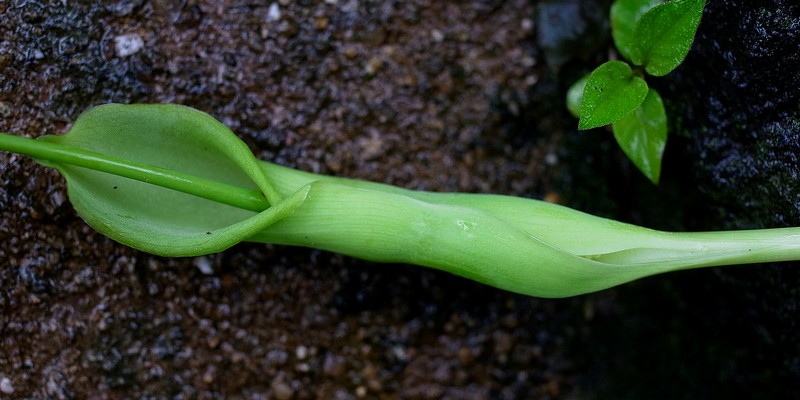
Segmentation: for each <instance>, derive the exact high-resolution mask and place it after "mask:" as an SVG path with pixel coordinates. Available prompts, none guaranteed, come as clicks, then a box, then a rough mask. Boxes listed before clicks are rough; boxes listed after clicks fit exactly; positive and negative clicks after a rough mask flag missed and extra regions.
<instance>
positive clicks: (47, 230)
mask: <svg viewBox="0 0 800 400" xmlns="http://www.w3.org/2000/svg"><path fill="white" fill-rule="evenodd" d="M555 3H558V2H545V1H543V2H532V1H523V0H511V1H486V0H472V1H465V2H454V1H453V2H449V1H428V0H415V1H370V0H362V1H356V0H325V1H305V0H299V1H289V0H277V1H274V2H267V3H264V4H262V3H259V2H245V1H235V0H231V1H221V2H212V1H195V0H185V1H180V2H168V1H162V0H152V1H145V0H132V1H115V2H104V3H103V4H99V3H97V2H90V1H70V2H33V1H11V2H7V3H0V38H1V39H0V131H3V132H12V133H14V134H19V135H26V136H32V137H34V136H39V135H42V134H46V133H60V132H64V131H66V130H67V129H68V128H69V126H70V124H71V123H72V121H74V120H75V118H76V117H77V116H78V115H79V114H80V113H81V112H82V111H84V110H86V109H88V108H89V107H91V106H93V105H97V104H102V103H107V102H120V103H136V102H139V103H144V102H147V103H164V102H173V103H181V104H185V105H189V106H192V107H195V108H198V109H200V110H203V111H206V112H208V113H210V114H211V115H213V116H215V117H216V118H218V119H220V120H221V121H222V122H223V123H225V124H226V125H228V126H230V127H231V128H232V129H233V130H234V131H235V132H236V133H237V134H238V135H239V136H240V137H242V138H243V139H244V140H245V141H246V142H247V143H248V145H250V147H251V149H253V151H254V153H255V154H256V155H257V156H259V157H260V158H262V159H267V160H271V161H274V162H277V163H280V164H283V165H287V166H290V167H296V168H299V169H303V170H308V171H313V172H319V173H325V174H331V175H339V176H348V177H356V178H362V179H369V180H375V181H381V182H387V183H391V184H395V185H399V186H403V187H407V188H413V189H424V190H436V191H465V192H492V193H504V194H512V195H518V196H526V197H535V198H546V199H549V200H551V201H559V202H564V203H566V204H568V205H571V206H574V207H577V208H581V209H584V210H587V211H591V212H594V213H599V214H602V215H605V216H612V217H616V218H620V219H623V220H627V221H632V222H638V223H645V224H649V225H652V226H655V227H661V228H672V229H676V228H682V227H684V225H692V224H693V223H694V226H698V225H703V223H702V222H698V221H702V218H699V219H690V217H692V218H694V217H696V216H695V214H690V213H688V212H687V213H684V211H683V209H682V208H681V206H682V205H683V204H684V203H685V202H686V201H687V200H686V198H687V197H692V196H693V195H694V193H695V191H694V187H693V186H692V184H693V183H686V181H685V180H684V178H685V177H686V175H683V172H684V171H683V170H681V169H680V168H677V167H676V168H673V169H669V168H667V169H666V171H667V172H666V176H665V178H664V182H663V183H662V186H661V187H659V188H654V187H651V186H648V185H647V184H646V182H645V181H644V179H643V178H641V177H639V176H638V175H637V173H636V172H635V171H633V170H632V169H631V167H630V164H629V163H628V162H627V161H626V160H625V159H624V156H622V155H621V152H619V151H618V150H616V148H615V147H614V143H613V139H611V138H610V137H609V136H608V135H602V134H598V135H593V134H579V133H577V132H575V131H574V128H575V121H574V120H573V119H571V117H570V116H569V115H568V114H567V113H566V110H565V109H564V108H563V94H564V93H565V91H566V88H567V86H568V85H569V84H570V83H571V82H572V81H573V80H574V79H575V78H577V77H578V76H579V75H580V74H581V73H583V72H585V71H587V70H588V68H591V67H593V66H594V65H596V64H598V63H599V62H600V60H602V59H603V58H604V57H607V55H608V50H607V49H604V48H602V46H601V48H600V49H599V50H597V49H596V47H597V45H596V42H597V41H596V39H597V34H596V33H590V34H589V35H590V36H593V37H592V38H590V39H591V40H590V42H592V43H594V44H593V45H592V46H593V47H592V48H595V50H593V51H591V52H586V51H580V50H578V51H575V49H574V48H571V50H570V49H567V50H568V51H566V52H564V51H561V50H564V49H563V48H559V47H558V46H556V47H553V46H552V43H551V42H547V43H544V42H543V41H542V38H541V37H540V36H545V35H544V32H545V31H543V30H542V24H543V23H545V22H546V19H545V20H542V19H541V18H540V17H541V16H542V15H544V14H543V13H542V12H541V11H542V10H543V9H545V8H542V7H544V6H548V5H549V6H551V7H552V6H553V4H555ZM563 3H564V4H567V3H569V4H571V5H572V6H574V7H579V8H580V7H583V8H581V10H583V11H581V15H582V14H583V13H584V12H588V11H586V9H587V8H588V9H593V8H594V7H585V5H581V4H580V3H581V2H577V1H570V2H563ZM555 8H559V7H555ZM537 9H538V11H540V12H539V13H537ZM547 10H548V11H553V10H554V8H549V9H547ZM561 10H562V11H563V10H569V8H568V7H567V8H563V9H561ZM553 12H555V13H558V10H555V11H553ZM601 12H602V8H601ZM571 14H574V13H571V12H570V13H567V14H564V13H562V14H560V15H561V16H562V17H564V16H566V15H571ZM547 15H550V14H547ZM600 19H601V20H602V18H600ZM587 20H591V21H596V20H597V18H596V15H595V16H594V17H591V18H588V19H587ZM570 21H572V23H574V26H583V25H585V24H584V23H583V22H581V21H577V20H570ZM593 24H594V22H593V23H592V24H588V25H593ZM600 25H602V24H600ZM601 27H602V26H601ZM600 37H602V35H601V36H600ZM605 39H606V43H607V39H608V38H607V37H605ZM555 40H557V38H556V39H555ZM567 41H568V42H569V43H570V46H571V45H572V44H573V42H572V41H571V39H570V40H567ZM599 42H600V43H602V42H603V41H602V40H600V41H599ZM556 48H559V49H560V50H559V51H557V52H556V53H557V54H555V55H554V53H552V52H551V50H553V49H556ZM565 54H566V55H565ZM686 79H688V78H686ZM662 85H664V86H666V87H669V84H662ZM673 86H674V87H680V85H673ZM673 94H674V93H673ZM673 109H675V110H677V109H678V108H677V107H673ZM678 111H679V110H678ZM671 146H673V147H672V148H673V150H672V151H674V152H675V153H673V154H676V153H677V154H682V152H689V153H691V145H690V144H689V143H687V142H686V141H683V142H681V141H680V140H677V141H676V142H675V144H671ZM686 149H690V150H686ZM673 157H674V158H673V161H670V162H673V163H676V164H678V163H679V162H678V161H679V160H681V158H680V157H681V156H678V155H673ZM669 171H673V172H669ZM0 180H1V181H2V186H0V213H1V214H2V219H0V398H53V399H73V398H74V399H80V398H94V399H106V398H107V399H115V398H201V399H205V398H252V399H261V398H275V399H315V398H324V399H357V398H369V399H395V398H404V399H467V398H468V399H529V398H535V399H549V398H593V397H600V398H602V397H603V394H604V393H611V395H610V396H611V397H614V398H622V397H624V395H625V394H628V395H630V394H631V393H634V395H633V397H634V398H635V397H639V398H641V397H643V396H644V397H648V398H659V397H662V398H666V397H669V396H671V395H672V394H674V393H675V389H676V388H679V387H685V388H686V392H684V393H696V394H698V395H699V394H702V393H706V392H705V391H704V390H706V389H707V387H708V386H707V384H708V383H709V382H711V383H712V384H713V383H717V382H719V381H720V380H721V378H719V376H722V377H725V376H732V377H734V378H737V379H739V381H737V382H738V386H732V387H735V388H737V389H738V388H741V387H750V388H752V390H751V391H750V392H749V393H750V394H753V393H755V394H757V393H759V392H758V390H759V388H762V387H766V386H768V385H769V384H770V383H771V382H772V381H776V382H780V383H781V384H782V383H784V382H785V378H786V377H787V376H792V375H790V374H789V375H787V374H786V373H785V371H784V369H782V368H785V367H782V366H781V365H780V362H781V359H780V358H779V357H777V356H776V354H778V353H781V354H783V353H785V352H786V351H792V349H793V347H791V346H790V345H791V344H790V345H786V343H784V342H781V343H783V344H782V346H783V347H780V348H776V349H772V350H770V349H768V348H767V347H765V346H757V347H754V348H755V349H759V351H762V350H763V351H766V352H767V353H766V355H765V356H763V357H761V358H760V360H761V362H760V363H755V364H754V365H757V367H758V368H759V369H764V368H766V369H767V370H770V371H773V372H774V373H773V374H772V375H769V374H767V375H763V376H757V377H755V375H747V374H748V372H750V371H752V370H748V369H747V368H746V367H742V363H746V362H747V361H752V360H753V359H755V358H756V357H759V356H760V355H756V354H752V353H748V354H749V355H748V357H750V358H736V357H734V356H730V357H728V354H729V353H730V352H732V351H733V350H742V348H744V349H747V347H746V346H747V345H746V344H742V343H741V342H740V341H733V342H732V344H731V343H730V342H726V341H725V335H724V333H725V332H722V331H719V332H718V334H708V335H700V334H698V331H697V328H692V327H691V325H692V324H693V323H695V322H698V321H702V320H703V318H704V315H707V312H708V311H709V310H708V309H707V308H702V307H697V306H696V305H697V304H700V303H702V302H703V301H704V299H703V298H702V296H700V295H699V294H695V297H693V296H691V295H690V294H691V293H690V292H687V290H686V288H687V287H689V288H696V286H691V285H689V286H686V282H687V281H690V282H691V281H694V282H703V283H702V284H701V287H711V288H712V290H714V288H715V289H716V290H719V292H718V293H717V292H707V291H706V292H702V293H703V294H705V293H714V294H713V295H714V296H717V297H719V298H720V299H721V300H720V301H724V300H725V299H730V298H736V297H737V296H738V297H741V296H742V294H741V293H737V292H736V291H735V290H729V291H725V290H720V289H719V287H718V286H716V287H715V286H713V284H711V285H710V286H708V285H706V286H703V285H705V282H709V281H711V282H713V281H715V280H719V279H724V277H723V278H719V277H718V276H716V275H713V274H710V273H705V272H687V273H682V274H679V275H678V276H677V277H658V278H653V279H650V280H645V281H643V282H638V283H634V284H631V285H626V286H624V287H622V288H617V289H612V290H608V291H604V292H601V293H598V294H593V295H588V296H581V297H578V298H574V299H565V300H542V299H534V298H528V297H524V296H518V295H513V294H510V293H505V292H502V291H498V290H496V289H492V288H488V287H485V286H482V285H479V284H476V283H473V282H469V281H467V280H464V279H461V278H457V277H453V276H450V275H447V274H444V273H440V272H436V271H431V270H425V269H422V268H418V267H412V266H405V265H383V264H375V263H369V262H364V261H360V260H354V259H350V258H347V257H343V256H340V255H336V254H331V253H327V252H321V251H315V250H307V249H296V248H287V247H282V246H270V245H252V244H241V245H238V246H236V247H234V248H232V249H230V250H228V251H226V252H224V253H221V254H217V255H212V256H205V257H197V258H188V259H177V258H176V259H167V258H160V257H155V256H151V255H148V254H143V253H140V252H137V251H134V250H132V249H130V248H127V247H125V246H122V245H120V244H117V243H115V242H112V241H110V240H109V239H107V238H105V237H103V236H101V235H99V234H97V233H96V232H94V231H92V230H91V229H90V228H89V227H88V226H87V225H86V224H85V223H84V222H83V221H82V220H81V219H80V218H79V217H78V216H77V215H76V214H75V212H74V210H73V209H72V208H71V206H70V204H69V202H68V200H67V198H66V192H65V187H64V183H63V180H62V179H61V178H60V177H59V176H58V174H57V173H55V172H54V171H52V170H48V169H46V168H43V167H41V166H38V165H37V164H35V163H34V162H33V161H31V160H29V159H27V158H25V157H20V156H15V155H11V154H8V153H0ZM708 195H709V194H708V193H705V195H704V196H708ZM702 198H704V197H702V196H701V199H702ZM654 210H655V211H654ZM687 216H688V217H687ZM711 223H713V222H709V223H708V224H711ZM748 296H749V295H748ZM748 298H749V299H753V298H754V297H748ZM755 298H756V299H757V298H760V297H755ZM753 301H756V300H753ZM715 304H716V303H715ZM767 304H768V303H767ZM693 305H695V306H694V307H693ZM687 310H688V311H687ZM748 311H749V312H754V313H759V312H762V313H763V308H751V309H748ZM732 315H735V313H733V312H731V310H725V309H722V310H720V311H719V314H718V316H717V317H715V318H714V319H712V321H714V322H712V323H710V324H705V325H703V324H700V326H702V327H703V328H702V329H704V330H705V331H709V332H717V329H729V328H730V324H731V323H733V322H731V321H734V322H736V323H740V322H741V324H740V326H739V327H738V329H739V330H740V331H741V332H745V333H744V334H742V335H741V337H743V338H745V339H752V338H753V337H756V336H758V335H759V334H764V332H766V333H767V334H770V333H773V334H777V333H779V332H781V331H780V330H774V329H772V327H773V325H771V324H770V322H769V321H766V322H765V321H764V320H763V319H761V320H757V321H761V322H760V325H757V326H748V325H747V323H748V322H752V321H753V319H749V320H748V319H746V318H745V319H744V320H742V319H736V318H733V317H732ZM762 315H765V314H762ZM725 321H727V322H725ZM737 321H738V322H737ZM781 326H783V325H781ZM654 337H660V338H662V339H661V340H657V341H654V340H652V339H653V338H654ZM648 343H650V344H651V345H648ZM662 346H663V347H662ZM787 346H788V347H787ZM770 351H772V353H770ZM709 354H711V355H713V356H714V357H715V358H713V360H714V363H712V364H706V361H707V360H708V359H712V357H711V356H709ZM726 357H727V358H726ZM726 361H729V365H734V366H735V367H736V368H738V369H736V368H734V369H731V370H723V371H722V372H721V373H720V375H719V376H718V377H717V378H719V379H714V378H709V375H710V372H709V371H706V373H704V374H697V373H696V372H697V370H698V369H706V370H707V369H709V368H716V367H717V366H718V365H720V364H722V365H724V364H725V362H726ZM656 363H657V364H658V365H659V366H660V367H659V368H654V367H653V365H654V364H656ZM706 365H709V366H710V367H706ZM676 371H677V372H678V375H676ZM782 371H783V372H782ZM725 373H728V375H725ZM676 377H677V378H676ZM742 377H751V379H750V380H749V381H748V380H746V379H745V380H742V379H744V378H742ZM775 377H778V378H780V379H773V378H775ZM637 381H638V382H637ZM675 381H677V382H678V383H677V384H675V383H674V382H675ZM629 383H630V385H628V384H629ZM648 385H650V386H649V391H648ZM748 385H749V386H748ZM623 386H624V387H623ZM670 387H671V388H672V389H671V390H669V388H670ZM631 388H634V389H631ZM664 388H666V389H667V390H666V391H662V390H663V389H664ZM698 388H700V389H698ZM703 388H705V389H703ZM636 394H638V395H640V396H636ZM756 397H758V396H756ZM673 398H674V396H673ZM754 398H755V397H754Z"/></svg>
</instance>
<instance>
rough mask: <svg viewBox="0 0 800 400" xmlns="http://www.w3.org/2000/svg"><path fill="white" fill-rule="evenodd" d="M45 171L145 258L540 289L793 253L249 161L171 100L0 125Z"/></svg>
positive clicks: (723, 235) (99, 225) (781, 237)
mask: <svg viewBox="0 0 800 400" xmlns="http://www.w3.org/2000/svg"><path fill="white" fill-rule="evenodd" d="M0 150H6V151H11V152H16V153H21V154H26V155H28V156H31V157H33V158H34V159H35V160H36V161H38V162H39V163H41V164H43V165H46V166H50V167H53V168H56V169H57V170H58V171H60V172H61V174H62V175H63V176H64V177H65V178H66V180H67V184H68V185H67V188H68V189H67V191H68V195H69V199H70V201H71V202H72V204H73V206H74V208H75V210H76V211H77V212H78V214H79V215H80V216H81V217H82V218H83V219H84V220H85V221H86V222H87V223H88V224H89V225H91V226H92V227H94V228H95V229H96V230H97V231H99V232H100V233H102V234H104V235H106V236H108V237H110V238H112V239H114V240H117V241H119V242H121V243H123V244H126V245H128V246H131V247H134V248H136V249H139V250H142V251H145V252H149V253H152V254H157V255H163V256H170V257H178V256H197V255H202V254H208V253H214V252H219V251H222V250H225V249H227V248H228V247H230V246H233V245H235V244H237V243H239V242H241V241H252V242H265V243H276V244H285V245H297V246H305V247H313V248H319V249H323V250H329V251H334V252H339V253H342V254H346V255H350V256H353V257H359V258H363V259H367V260H372V261H378V262H397V263H409V264H416V265H421V266H426V267H432V268H437V269H440V270H443V271H448V272H450V273H453V274H457V275H461V276H463V277H466V278H469V279H473V280H475V281H479V282H483V283H485V284H489V285H492V286H495V287H498V288H502V289H505V290H510V291H513V292H517V293H523V294H527V295H532V296H541V297H566V296H574V295H579V294H583V293H589V292H594V291H598V290H602V289H605V288H608V287H612V286H615V285H619V284H622V283H625V282H629V281H632V280H635V279H638V278H641V277H645V276H649V275H654V274H659V273H663V272H669V271H676V270H682V269H689V268H701V267H709V266H720V265H731V264H744V263H757V262H768V261H786V260H797V259H800V228H784V229H765V230H752V231H736V232H707V233H668V232H660V231H654V230H650V229H646V228H642V227H638V226H634V225H629V224H624V223H620V222H616V221H612V220H608V219H603V218H598V217H594V216H591V215H588V214H584V213H582V212H579V211H575V210H572V209H569V208H566V207H563V206H559V205H555V204H550V203H545V202H541V201H536V200H530V199H523V198H518V197H510V196H501V195H486V194H463V193H432V192H420V191H412V190H406V189H401V188H398V187H394V186H389V185H385V184H380V183H372V182H365V181H360V180H353V179H346V178H336V177H329V176H323V175H316V174H311V173H307V172H302V171H297V170H294V169H290V168H286V167H282V166H279V165H276V164H273V163H269V162H265V161H259V160H257V159H256V158H255V156H254V155H253V153H252V152H250V150H249V149H248V148H247V146H246V145H245V144H244V143H243V142H242V141H241V140H239V138H238V137H236V135H235V134H233V132H231V131H230V130H229V129H228V128H227V127H225V126H224V125H222V124H221V123H219V122H218V121H216V120H215V119H214V118H212V117H211V116H209V115H207V114H204V113H202V112H200V111H197V110H194V109H191V108H188V107H183V106H178V105H119V104H109V105H104V106H99V107H96V108H93V109H91V110H89V111H88V112H86V113H84V114H83V115H81V116H80V117H79V118H78V120H77V121H76V122H75V124H74V125H73V127H72V128H71V129H70V130H69V132H67V133H66V134H65V135H62V136H42V137H40V138H39V139H29V138H24V137H18V136H13V135H8V134H0Z"/></svg>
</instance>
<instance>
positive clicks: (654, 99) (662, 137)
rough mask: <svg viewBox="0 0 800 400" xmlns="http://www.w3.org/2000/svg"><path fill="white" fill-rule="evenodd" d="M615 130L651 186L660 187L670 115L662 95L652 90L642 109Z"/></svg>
mask: <svg viewBox="0 0 800 400" xmlns="http://www.w3.org/2000/svg"><path fill="white" fill-rule="evenodd" d="M612 128H613V131H614V138H615V139H616V140H617V143H619V146H620V147H621V148H622V151H623V152H625V155H627V156H628V158H629V159H630V160H631V161H632V162H633V163H634V165H636V167H637V168H638V169H639V171H641V172H642V173H643V174H644V175H645V176H646V177H647V178H648V179H649V180H650V181H651V182H653V183H654V184H658V182H659V179H660V176H661V160H662V157H663V154H664V148H665V147H666V144H667V115H666V112H665V111H664V103H663V102H662V101H661V96H660V95H659V94H658V92H656V91H655V90H653V89H650V91H649V92H648V94H647V97H646V98H645V100H644V102H642V105H641V106H640V107H639V108H637V109H636V111H634V112H633V113H632V114H630V115H628V116H627V117H625V118H622V119H621V120H619V121H617V122H615V123H614V124H613V125H612Z"/></svg>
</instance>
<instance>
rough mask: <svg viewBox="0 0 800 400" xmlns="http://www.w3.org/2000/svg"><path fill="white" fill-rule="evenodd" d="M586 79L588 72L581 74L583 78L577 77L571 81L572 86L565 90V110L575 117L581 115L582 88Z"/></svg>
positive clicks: (587, 79) (587, 78)
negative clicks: (575, 80)
mask: <svg viewBox="0 0 800 400" xmlns="http://www.w3.org/2000/svg"><path fill="white" fill-rule="evenodd" d="M588 81H589V74H586V75H584V76H583V78H581V79H578V81H577V82H575V83H573V84H572V86H570V87H569V90H567V110H569V113H570V114H572V116H574V117H575V118H580V116H581V102H582V101H583V90H584V88H585V87H586V82H588Z"/></svg>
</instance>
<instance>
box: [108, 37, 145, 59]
mask: <svg viewBox="0 0 800 400" xmlns="http://www.w3.org/2000/svg"><path fill="white" fill-rule="evenodd" d="M142 48H144V39H142V37H141V36H139V35H138V34H135V33H129V34H125V35H119V36H117V37H115V38H114V49H115V50H116V52H117V56H118V57H127V56H130V55H134V54H136V53H138V52H139V51H141V50H142Z"/></svg>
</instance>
